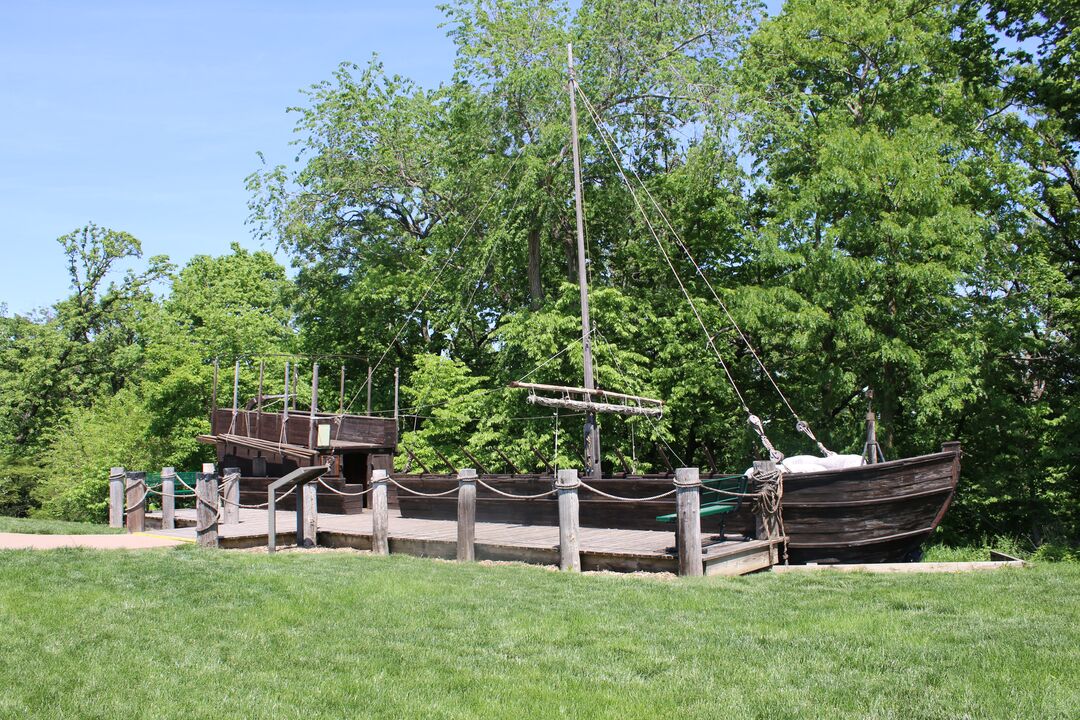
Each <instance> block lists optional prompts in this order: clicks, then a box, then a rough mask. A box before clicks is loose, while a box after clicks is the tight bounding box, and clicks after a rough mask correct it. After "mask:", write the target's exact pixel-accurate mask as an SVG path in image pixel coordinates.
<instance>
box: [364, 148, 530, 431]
mask: <svg viewBox="0 0 1080 720" xmlns="http://www.w3.org/2000/svg"><path fill="white" fill-rule="evenodd" d="M520 157H521V155H515V156H514V157H513V159H512V160H511V161H510V165H509V167H507V168H506V172H505V173H503V176H502V178H501V179H500V180H499V184H498V186H497V187H496V188H495V190H494V191H493V192H492V193H491V195H490V196H489V197H488V199H487V200H486V201H484V204H483V205H482V206H481V207H480V209H479V210H477V212H476V214H475V215H474V216H473V219H472V221H471V222H470V223H469V226H468V227H467V228H465V232H463V233H462V234H461V237H460V238H459V239H458V241H457V243H455V245H454V247H453V248H451V250H450V254H449V255H447V257H446V260H445V262H443V264H442V267H440V268H439V272H437V273H436V274H435V278H434V279H433V280H432V281H431V282H430V283H428V286H427V288H425V290H424V293H423V295H421V296H420V299H419V300H418V301H417V302H416V305H414V306H413V309H412V311H411V312H409V314H408V315H406V316H405V319H404V320H403V321H402V322H401V325H400V326H398V329H397V332H396V333H394V338H393V339H392V340H391V341H390V342H389V343H387V345H386V349H384V350H383V352H382V355H380V356H379V359H378V361H376V363H375V365H374V366H373V367H372V368H371V374H374V373H375V371H376V370H378V369H379V366H380V365H382V362H383V360H385V359H386V356H387V355H388V354H389V353H390V350H392V349H393V347H394V343H396V342H397V341H398V338H400V337H401V333H403V332H404V331H405V328H406V327H407V326H408V324H409V322H410V321H411V320H412V318H413V316H414V315H415V314H416V311H417V310H419V309H420V306H421V305H423V304H424V301H425V300H427V297H428V295H430V294H431V291H432V290H434V289H435V287H436V286H437V285H438V284H439V278H441V277H442V275H443V273H444V272H446V268H448V267H449V266H450V261H451V260H453V259H454V255H456V254H457V251H458V250H460V249H461V246H462V245H463V244H464V243H465V239H466V238H467V237H469V233H471V232H472V230H473V228H474V227H476V224H477V222H479V220H480V217H481V216H482V215H483V214H484V211H485V210H487V208H488V206H490V205H491V201H492V200H494V199H495V197H496V196H497V195H498V194H499V192H500V191H501V190H502V189H503V185H504V183H505V182H506V180H507V178H509V177H510V173H511V172H512V171H513V169H514V167H515V166H516V165H517V161H518V159H519V158H520ZM431 257H434V256H431ZM369 377H371V375H369ZM367 383H368V381H367V380H365V381H364V384H363V385H361V386H360V389H359V390H358V391H357V392H356V394H355V395H353V397H352V399H351V400H349V404H348V405H347V406H346V407H345V410H346V412H347V411H349V410H351V409H352V406H353V403H355V402H356V399H357V398H358V397H360V393H361V392H363V391H364V388H366V387H367Z"/></svg>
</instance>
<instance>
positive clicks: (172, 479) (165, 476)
mask: <svg viewBox="0 0 1080 720" xmlns="http://www.w3.org/2000/svg"><path fill="white" fill-rule="evenodd" d="M175 527H176V470H175V468H171V467H163V468H161V529H162V530H172V529H173V528H175Z"/></svg>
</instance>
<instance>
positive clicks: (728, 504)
mask: <svg viewBox="0 0 1080 720" xmlns="http://www.w3.org/2000/svg"><path fill="white" fill-rule="evenodd" d="M746 483H747V477H746V475H723V476H721V477H712V478H705V479H704V480H702V481H701V517H703V518H707V517H719V518H720V535H721V536H723V534H724V520H725V518H726V517H727V515H729V514H730V513H733V512H735V511H737V510H738V509H739V508H740V507H742V502H743V498H742V495H744V494H746ZM718 490H722V491H724V492H717V491H718ZM725 493H739V495H726V494H725ZM677 518H678V514H677V513H668V514H667V515H657V516H656V520H657V522H662V523H673V522H675V520H676V519H677Z"/></svg>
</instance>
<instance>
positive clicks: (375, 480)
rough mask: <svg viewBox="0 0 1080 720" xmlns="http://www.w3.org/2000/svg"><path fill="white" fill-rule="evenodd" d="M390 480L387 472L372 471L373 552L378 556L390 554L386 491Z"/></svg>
mask: <svg viewBox="0 0 1080 720" xmlns="http://www.w3.org/2000/svg"><path fill="white" fill-rule="evenodd" d="M387 485H389V480H388V479H387V475H386V471H385V470H382V469H376V470H372V471H371V551H372V552H373V553H375V554H376V555H389V554H390V538H389V535H390V507H389V505H388V503H387V497H386V491H387Z"/></svg>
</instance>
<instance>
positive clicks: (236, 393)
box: [229, 360, 240, 433]
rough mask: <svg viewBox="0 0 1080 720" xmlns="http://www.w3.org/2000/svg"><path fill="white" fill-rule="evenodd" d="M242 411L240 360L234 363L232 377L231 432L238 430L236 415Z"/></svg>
mask: <svg viewBox="0 0 1080 720" xmlns="http://www.w3.org/2000/svg"><path fill="white" fill-rule="evenodd" d="M239 412H240V361H239V360H237V361H236V364H235V365H233V378H232V420H230V421H229V432H230V433H235V432H236V415H237V414H238V413H239Z"/></svg>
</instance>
